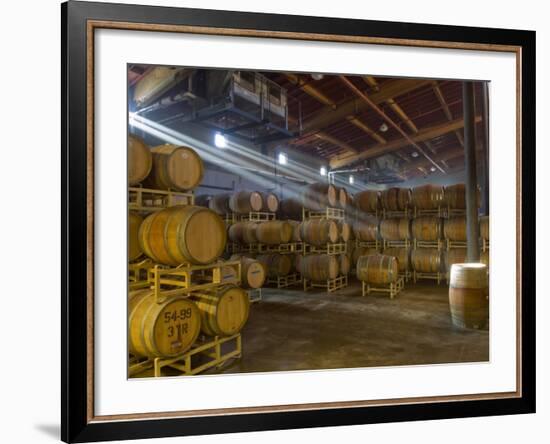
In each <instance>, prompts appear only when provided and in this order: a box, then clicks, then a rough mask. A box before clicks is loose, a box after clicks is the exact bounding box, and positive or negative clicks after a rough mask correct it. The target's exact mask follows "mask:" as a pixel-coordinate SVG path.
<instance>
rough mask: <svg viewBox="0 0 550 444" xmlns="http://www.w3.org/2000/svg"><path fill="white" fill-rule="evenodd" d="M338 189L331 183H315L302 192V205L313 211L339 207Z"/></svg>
mask: <svg viewBox="0 0 550 444" xmlns="http://www.w3.org/2000/svg"><path fill="white" fill-rule="evenodd" d="M337 203H338V197H337V194H336V188H335V186H334V185H332V184H330V183H321V182H318V183H313V184H311V185H307V186H306V187H304V189H303V191H302V205H303V206H304V207H305V208H307V209H309V210H312V211H321V210H324V209H325V208H327V207H330V208H334V207H336V206H337Z"/></svg>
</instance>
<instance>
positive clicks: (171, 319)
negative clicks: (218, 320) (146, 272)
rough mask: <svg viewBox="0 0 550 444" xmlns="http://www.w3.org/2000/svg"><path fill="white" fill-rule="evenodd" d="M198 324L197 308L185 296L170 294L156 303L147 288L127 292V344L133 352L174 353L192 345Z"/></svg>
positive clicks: (146, 354)
mask: <svg viewBox="0 0 550 444" xmlns="http://www.w3.org/2000/svg"><path fill="white" fill-rule="evenodd" d="M200 328H201V317H200V312H199V310H198V308H197V306H196V305H195V303H194V302H193V301H191V300H190V299H188V298H185V297H182V296H177V297H171V298H168V299H165V300H164V301H163V302H161V303H160V304H158V303H157V301H156V298H155V295H154V292H153V291H152V290H150V289H144V290H136V291H131V292H130V293H129V301H128V345H129V349H130V353H131V354H132V355H134V356H138V357H151V358H153V357H155V358H156V357H159V358H170V357H173V356H178V355H180V354H181V353H184V352H185V351H187V350H188V349H189V348H190V347H191V345H193V343H194V342H195V340H196V339H197V337H198V335H199V332H200Z"/></svg>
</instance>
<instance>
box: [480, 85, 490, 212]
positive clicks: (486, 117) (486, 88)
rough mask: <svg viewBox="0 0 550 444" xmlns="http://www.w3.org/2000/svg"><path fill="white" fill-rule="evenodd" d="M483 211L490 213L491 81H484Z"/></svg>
mask: <svg viewBox="0 0 550 444" xmlns="http://www.w3.org/2000/svg"><path fill="white" fill-rule="evenodd" d="M482 88H483V104H482V105H483V109H482V113H483V114H482V115H483V154H484V157H483V160H484V162H483V164H484V165H483V167H484V176H483V199H482V201H483V213H482V214H484V215H486V216H488V215H489V83H488V82H483V85H482Z"/></svg>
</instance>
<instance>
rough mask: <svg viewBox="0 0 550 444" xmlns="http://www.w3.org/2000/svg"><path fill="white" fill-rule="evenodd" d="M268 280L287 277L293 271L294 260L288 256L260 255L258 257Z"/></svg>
mask: <svg viewBox="0 0 550 444" xmlns="http://www.w3.org/2000/svg"><path fill="white" fill-rule="evenodd" d="M256 260H257V261H258V262H260V263H261V264H262V265H263V267H264V269H265V271H266V274H267V277H268V278H277V277H281V276H287V275H288V274H289V273H290V272H291V271H292V260H291V259H290V258H289V257H288V255H286V254H260V255H258V256H257V257H256Z"/></svg>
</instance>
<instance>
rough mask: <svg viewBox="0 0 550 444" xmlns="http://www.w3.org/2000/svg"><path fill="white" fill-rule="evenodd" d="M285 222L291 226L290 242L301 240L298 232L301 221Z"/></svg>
mask: <svg viewBox="0 0 550 444" xmlns="http://www.w3.org/2000/svg"><path fill="white" fill-rule="evenodd" d="M287 222H288V223H289V224H290V225H291V226H292V237H291V238H290V240H291V241H292V242H302V236H301V234H300V230H301V228H302V223H301V222H298V221H297V220H288V221H287Z"/></svg>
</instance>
